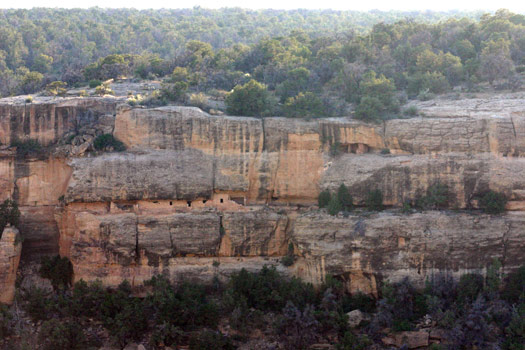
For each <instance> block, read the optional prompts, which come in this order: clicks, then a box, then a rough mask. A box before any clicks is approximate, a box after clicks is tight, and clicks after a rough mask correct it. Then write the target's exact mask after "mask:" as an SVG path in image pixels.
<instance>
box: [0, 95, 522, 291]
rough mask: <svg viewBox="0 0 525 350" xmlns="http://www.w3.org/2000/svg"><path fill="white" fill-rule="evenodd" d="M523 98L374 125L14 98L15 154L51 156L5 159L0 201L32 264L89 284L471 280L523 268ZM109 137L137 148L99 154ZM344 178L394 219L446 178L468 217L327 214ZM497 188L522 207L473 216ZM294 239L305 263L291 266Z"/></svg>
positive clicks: (0, 124)
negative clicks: (161, 278) (31, 147)
mask: <svg viewBox="0 0 525 350" xmlns="http://www.w3.org/2000/svg"><path fill="white" fill-rule="evenodd" d="M511 97H515V96H511ZM498 101H499V102H498ZM520 101H521V102H520ZM523 102H524V101H523V100H522V99H518V98H508V99H505V98H503V97H501V96H500V99H499V100H491V98H487V99H485V100H467V101H432V103H433V104H430V103H427V102H423V103H419V108H420V110H421V111H422V112H423V113H424V114H425V116H424V117H418V118H413V119H399V120H390V121H387V122H385V123H383V124H380V125H371V124H365V123H362V122H357V121H353V120H351V119H347V118H333V119H319V120H311V121H306V120H295V119H285V118H265V119H256V118H244V117H228V116H221V117H217V116H210V115H208V114H206V113H204V112H202V111H200V110H199V109H196V108H189V107H174V106H169V107H161V108H152V109H146V108H130V107H129V106H124V105H118V103H117V102H116V100H111V99H100V98H85V99H79V98H76V99H56V100H47V99H43V100H39V101H37V103H36V104H31V105H27V106H26V105H21V104H19V103H18V104H17V103H13V102H11V101H8V102H5V103H2V101H0V139H1V140H2V142H3V143H8V142H9V141H10V140H12V139H15V138H16V139H27V138H36V139H38V140H40V142H41V143H42V144H44V145H49V156H48V157H40V158H38V159H36V158H35V159H27V158H26V159H20V158H17V157H16V155H15V153H14V152H13V150H12V149H9V148H6V147H4V148H3V149H2V150H0V175H2V177H1V178H0V190H1V191H0V198H4V199H5V198H15V199H17V200H18V201H19V203H20V205H21V211H22V219H21V225H20V230H21V233H22V235H23V236H24V237H25V241H24V252H23V257H24V259H28V260H30V259H36V258H38V256H40V255H42V254H56V253H58V252H60V253H61V254H62V255H65V256H68V257H69V258H70V259H71V261H72V262H73V266H74V270H75V279H77V280H78V279H80V278H83V279H85V280H93V279H101V280H102V281H103V282H105V283H107V284H117V283H120V282H121V281H122V280H124V279H128V280H130V281H132V283H135V284H137V283H140V282H142V281H144V280H146V279H148V278H150V277H151V276H153V275H154V274H157V273H164V274H167V275H169V276H170V277H171V278H172V279H174V280H177V279H180V278H188V277H191V278H199V279H206V278H211V277H212V276H214V275H219V276H224V275H226V274H228V273H231V272H232V271H235V270H236V269H239V268H242V267H246V268H249V269H257V268H260V267H261V266H263V265H264V264H275V265H277V266H278V267H279V269H281V270H282V271H283V272H286V273H290V274H295V275H298V276H301V277H303V278H305V279H307V280H309V281H311V282H313V283H316V284H317V283H320V282H321V281H322V280H323V278H324V276H325V274H326V273H332V274H335V275H338V276H340V278H341V279H344V280H345V282H346V283H347V286H348V288H349V289H350V290H363V291H366V292H369V293H372V294H374V293H376V292H377V282H378V281H379V280H381V279H384V278H387V279H399V278H402V277H403V276H410V277H411V278H412V279H414V280H415V281H416V282H421V281H424V279H425V278H426V277H428V276H432V274H436V273H450V274H453V275H458V274H459V273H461V272H463V271H471V270H480V269H483V268H485V266H486V265H487V264H488V263H489V262H490V260H491V258H492V257H497V258H499V259H500V260H502V261H503V263H504V267H505V269H508V270H510V269H513V268H515V267H517V266H519V265H521V264H523V263H525V254H523V251H524V250H525V237H524V233H523V231H522V230H521V226H523V225H522V221H523V217H522V215H525V212H523V209H524V208H525V200H524V199H525V179H524V177H523V176H521V174H525V171H524V170H525V161H524V158H522V156H523V153H524V150H525V141H524V140H525V137H524V136H525V118H524V116H525V114H524V110H523V108H522V107H520V106H523V105H525V104H524V103H523ZM454 106H457V108H456V109H454ZM24 123H25V124H24ZM24 125H27V127H26V126H24ZM36 125H38V127H37V126H36ZM107 132H113V134H114V135H115V136H116V137H117V138H119V139H120V140H121V141H123V142H124V143H125V144H126V146H127V148H128V151H126V152H123V153H105V154H96V153H87V152H88V151H89V150H90V149H91V148H92V146H91V142H92V140H93V138H94V137H95V136H96V135H99V134H101V133H107ZM66 138H67V139H72V140H73V143H75V144H74V145H73V144H72V145H69V144H67V142H65V141H64V140H65V139H66ZM386 149H388V150H389V154H385V151H384V150H386ZM341 183H345V184H346V185H347V186H348V188H349V189H350V192H351V194H352V195H353V197H354V202H355V203H356V204H357V205H362V204H363V203H364V200H365V197H366V194H367V192H368V191H369V190H370V189H380V190H381V191H382V192H383V194H384V204H385V205H387V206H392V207H394V208H395V207H400V206H401V205H402V204H403V203H404V202H405V201H407V200H415V199H416V198H418V197H420V196H422V195H424V194H425V192H426V190H427V189H428V188H429V186H431V185H433V184H435V183H442V184H446V185H447V186H448V188H449V190H450V193H451V197H450V208H455V209H458V210H459V211H458V212H449V211H444V212H425V213H420V214H412V215H400V214H398V213H397V212H396V210H395V209H394V210H392V211H390V212H388V213H382V214H372V215H368V214H366V213H365V214H359V215H350V216H349V217H346V218H345V217H331V216H327V215H326V214H322V213H320V212H319V211H318V210H317V209H316V207H315V205H316V202H317V196H318V194H319V192H320V191H321V190H323V189H330V190H332V191H335V190H336V189H337V187H338V186H339V185H340V184H341ZM489 189H490V190H494V191H499V192H503V193H505V194H506V196H507V198H508V199H509V202H508V204H507V209H509V210H511V212H508V213H507V214H505V215H502V216H497V217H490V216H486V215H481V214H479V213H478V212H468V211H463V209H475V208H476V207H477V199H478V197H479V195H481V194H482V193H484V192H486V191H487V190H489ZM289 243H292V244H293V246H294V251H295V254H296V255H297V256H299V258H298V260H297V262H296V263H295V264H294V265H293V266H292V267H291V268H284V267H283V266H282V265H280V264H279V260H280V258H281V257H282V256H284V255H286V254H287V251H288V245H289ZM443 251H446V252H447V254H443ZM445 257H446V259H445ZM214 262H215V263H214ZM217 263H219V264H218V266H217Z"/></svg>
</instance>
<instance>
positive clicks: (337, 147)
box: [330, 141, 341, 157]
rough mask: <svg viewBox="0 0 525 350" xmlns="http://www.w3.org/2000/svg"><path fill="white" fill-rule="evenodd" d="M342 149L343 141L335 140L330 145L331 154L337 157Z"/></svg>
mask: <svg viewBox="0 0 525 350" xmlns="http://www.w3.org/2000/svg"><path fill="white" fill-rule="evenodd" d="M340 151H341V143H340V142H337V141H336V142H334V143H332V144H331V145H330V155H331V156H332V157H336V156H338V155H339V153H340Z"/></svg>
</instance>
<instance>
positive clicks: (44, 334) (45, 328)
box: [38, 318, 86, 350]
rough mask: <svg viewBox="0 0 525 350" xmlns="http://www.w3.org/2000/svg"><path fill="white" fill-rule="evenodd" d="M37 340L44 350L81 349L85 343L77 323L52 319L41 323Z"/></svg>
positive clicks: (80, 327)
mask: <svg viewBox="0 0 525 350" xmlns="http://www.w3.org/2000/svg"><path fill="white" fill-rule="evenodd" d="M38 338H39V341H40V342H41V344H42V347H43V349H44V350H56V349H61V350H76V349H83V348H84V346H85V341H86V339H85V336H84V332H83V331H82V326H81V325H80V324H79V323H78V321H76V320H72V321H69V320H66V321H61V320H58V319H54V318H53V319H51V320H49V321H44V322H43V323H42V327H41V328H40V333H39V335H38Z"/></svg>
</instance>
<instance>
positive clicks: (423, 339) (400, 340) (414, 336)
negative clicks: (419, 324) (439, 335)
mask: <svg viewBox="0 0 525 350" xmlns="http://www.w3.org/2000/svg"><path fill="white" fill-rule="evenodd" d="M428 338H429V335H428V332H424V331H410V332H401V333H398V334H396V335H395V345H396V346H397V347H401V346H403V345H406V346H408V348H409V349H416V348H421V347H424V346H428Z"/></svg>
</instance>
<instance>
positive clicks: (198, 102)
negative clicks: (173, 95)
mask: <svg viewBox="0 0 525 350" xmlns="http://www.w3.org/2000/svg"><path fill="white" fill-rule="evenodd" d="M190 105H191V106H194V107H199V108H200V109H202V110H206V108H208V97H207V96H206V95H205V94H203V93H202V92H199V93H196V94H191V95H190Z"/></svg>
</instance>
